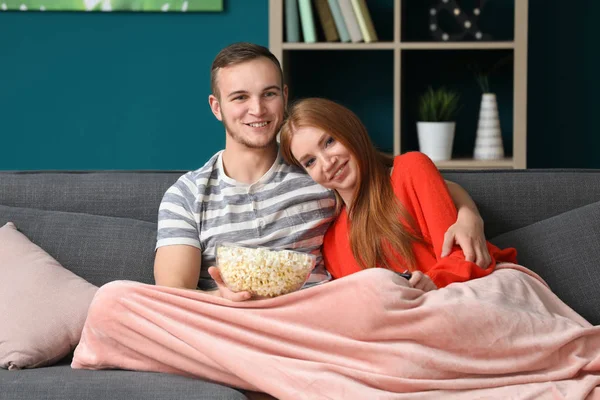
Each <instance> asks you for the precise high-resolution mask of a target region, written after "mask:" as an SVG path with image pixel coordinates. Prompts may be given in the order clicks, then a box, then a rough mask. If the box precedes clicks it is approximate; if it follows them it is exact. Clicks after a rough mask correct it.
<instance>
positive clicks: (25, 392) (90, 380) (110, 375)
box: [0, 365, 246, 400]
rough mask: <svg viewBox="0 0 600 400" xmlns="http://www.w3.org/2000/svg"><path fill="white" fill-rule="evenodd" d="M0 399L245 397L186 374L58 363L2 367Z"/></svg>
mask: <svg viewBox="0 0 600 400" xmlns="http://www.w3.org/2000/svg"><path fill="white" fill-rule="evenodd" d="M0 388H2V390H0V400H4V399H6V400H8V399H10V400H31V399H56V400H59V399H61V400H62V399H65V400H67V399H79V400H164V399H173V400H175V399H181V400H183V399H186V400H217V399H218V400H245V399H246V396H244V395H243V394H242V393H240V392H239V391H237V390H235V389H232V388H229V387H226V386H222V385H219V384H216V383H211V382H206V381H202V380H200V379H193V378H186V377H183V376H177V375H170V374H159V373H152V372H134V371H118V370H117V371H112V370H106V371H91V370H74V369H71V367H70V366H69V365H57V366H53V367H48V368H37V369H32V370H22V371H3V370H0Z"/></svg>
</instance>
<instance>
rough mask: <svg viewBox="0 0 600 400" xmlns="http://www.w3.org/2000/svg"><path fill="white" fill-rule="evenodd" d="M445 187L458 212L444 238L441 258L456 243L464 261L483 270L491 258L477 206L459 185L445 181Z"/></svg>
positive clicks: (448, 252)
mask: <svg viewBox="0 0 600 400" xmlns="http://www.w3.org/2000/svg"><path fill="white" fill-rule="evenodd" d="M446 185H447V186H448V191H449V192H450V196H451V197H452V201H453V202H454V205H455V206H456V209H457V211H458V217H457V219H456V223H455V224H454V225H452V226H451V227H450V228H448V231H447V232H446V234H445V236H444V245H443V247H442V254H441V256H442V257H445V256H446V255H448V254H450V252H451V251H452V246H453V245H454V243H455V242H456V244H457V245H459V246H460V247H461V248H462V250H463V252H464V254H465V259H466V260H468V261H473V262H474V263H475V264H477V265H479V266H480V267H481V268H484V269H485V268H487V267H488V266H489V265H490V263H491V261H492V258H491V256H490V253H489V251H488V249H487V245H486V240H485V233H484V230H483V219H482V218H481V214H479V210H478V209H477V205H476V204H475V202H474V201H473V199H472V198H471V196H469V193H467V191H466V190H465V189H463V188H462V187H461V186H460V185H459V184H457V183H454V182H451V181H446Z"/></svg>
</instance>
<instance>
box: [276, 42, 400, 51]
mask: <svg viewBox="0 0 600 400" xmlns="http://www.w3.org/2000/svg"><path fill="white" fill-rule="evenodd" d="M396 47H398V45H397V44H396V43H393V42H373V43H340V42H319V43H283V50H394V49H395V48H396Z"/></svg>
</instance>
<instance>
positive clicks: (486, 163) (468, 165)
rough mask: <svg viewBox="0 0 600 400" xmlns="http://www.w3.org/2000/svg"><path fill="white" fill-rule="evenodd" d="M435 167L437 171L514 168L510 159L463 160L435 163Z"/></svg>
mask: <svg viewBox="0 0 600 400" xmlns="http://www.w3.org/2000/svg"><path fill="white" fill-rule="evenodd" d="M435 165H436V166H437V167H438V168H439V169H512V168H514V161H513V159H512V158H504V159H501V160H473V159H467V158H464V159H454V160H448V161H437V162H436V163H435Z"/></svg>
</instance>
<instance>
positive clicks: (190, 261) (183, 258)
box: [154, 245, 202, 289]
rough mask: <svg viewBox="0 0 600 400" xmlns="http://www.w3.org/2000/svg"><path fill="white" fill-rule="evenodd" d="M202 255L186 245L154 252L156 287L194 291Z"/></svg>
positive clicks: (164, 247)
mask: <svg viewBox="0 0 600 400" xmlns="http://www.w3.org/2000/svg"><path fill="white" fill-rule="evenodd" d="M201 263H202V253H201V251H200V249H199V248H197V247H194V246H188V245H170V246H162V247H159V248H158V249H157V250H156V257H155V259H154V281H155V283H156V285H158V286H169V287H176V288H183V289H196V287H197V286H198V279H200V266H201Z"/></svg>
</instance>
